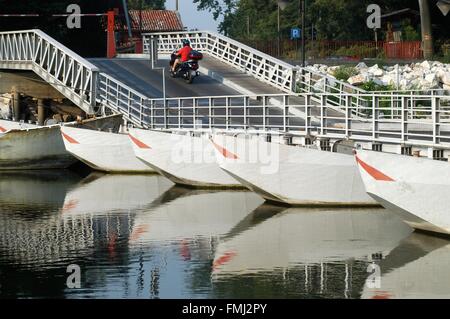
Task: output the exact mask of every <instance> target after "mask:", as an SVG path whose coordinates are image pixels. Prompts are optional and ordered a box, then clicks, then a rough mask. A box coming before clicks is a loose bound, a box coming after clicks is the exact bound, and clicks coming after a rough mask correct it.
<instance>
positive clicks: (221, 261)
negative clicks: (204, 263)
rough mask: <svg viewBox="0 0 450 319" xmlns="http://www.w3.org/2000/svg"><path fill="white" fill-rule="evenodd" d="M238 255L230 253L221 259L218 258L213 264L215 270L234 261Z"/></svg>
mask: <svg viewBox="0 0 450 319" xmlns="http://www.w3.org/2000/svg"><path fill="white" fill-rule="evenodd" d="M236 255H237V254H236V253H235V252H234V251H228V252H226V253H225V254H223V255H222V256H220V257H219V258H217V259H216V260H215V261H214V263H213V269H217V268H218V267H220V266H222V265H224V264H226V263H227V262H229V261H230V260H231V259H233V257H234V256H236Z"/></svg>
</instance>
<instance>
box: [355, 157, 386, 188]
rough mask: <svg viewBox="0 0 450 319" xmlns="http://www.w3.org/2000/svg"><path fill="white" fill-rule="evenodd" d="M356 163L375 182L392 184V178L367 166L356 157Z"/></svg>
mask: <svg viewBox="0 0 450 319" xmlns="http://www.w3.org/2000/svg"><path fill="white" fill-rule="evenodd" d="M356 161H357V162H358V163H359V165H361V167H362V168H364V170H365V171H366V172H367V173H369V175H370V176H372V177H373V178H375V179H376V180H377V181H386V182H394V180H393V179H392V178H390V177H389V176H387V175H385V174H383V173H382V172H380V171H379V170H377V169H376V168H375V167H372V166H370V165H369V164H367V163H366V162H364V161H363V160H361V159H360V158H359V157H358V156H356Z"/></svg>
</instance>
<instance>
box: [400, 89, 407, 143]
mask: <svg viewBox="0 0 450 319" xmlns="http://www.w3.org/2000/svg"><path fill="white" fill-rule="evenodd" d="M401 121H402V136H401V141H402V142H403V143H405V142H406V141H407V140H408V97H406V96H403V97H402V102H401Z"/></svg>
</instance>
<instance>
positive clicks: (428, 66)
mask: <svg viewBox="0 0 450 319" xmlns="http://www.w3.org/2000/svg"><path fill="white" fill-rule="evenodd" d="M419 65H420V67H422V68H423V69H427V70H429V69H431V64H430V62H428V61H423V62H422V63H420V64H419Z"/></svg>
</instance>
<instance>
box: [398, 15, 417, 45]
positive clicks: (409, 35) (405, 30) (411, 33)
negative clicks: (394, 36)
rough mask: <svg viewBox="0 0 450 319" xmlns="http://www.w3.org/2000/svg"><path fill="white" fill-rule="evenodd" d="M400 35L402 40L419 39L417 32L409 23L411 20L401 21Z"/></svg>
mask: <svg viewBox="0 0 450 319" xmlns="http://www.w3.org/2000/svg"><path fill="white" fill-rule="evenodd" d="M402 37H403V40H404V41H419V40H420V34H419V32H418V31H417V30H416V29H415V28H414V27H413V26H412V25H411V22H410V21H409V20H408V19H406V20H404V21H403V22H402Z"/></svg>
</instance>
